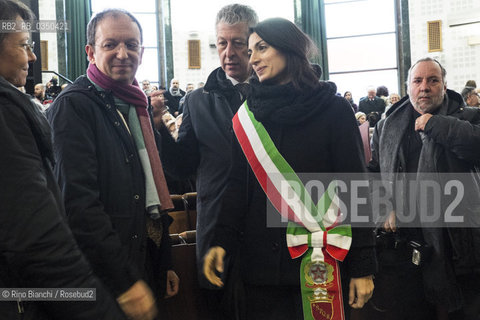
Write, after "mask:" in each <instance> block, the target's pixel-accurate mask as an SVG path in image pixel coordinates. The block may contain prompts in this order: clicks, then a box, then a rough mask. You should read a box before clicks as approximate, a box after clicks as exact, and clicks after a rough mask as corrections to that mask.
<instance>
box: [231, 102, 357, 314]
mask: <svg viewBox="0 0 480 320" xmlns="http://www.w3.org/2000/svg"><path fill="white" fill-rule="evenodd" d="M233 129H234V131H235V134H236V136H237V139H238V141H239V142H240V146H241V147H242V150H243V152H244V153H245V156H246V158H247V161H248V163H249V164H250V167H251V168H252V170H253V172H254V173H255V176H256V178H257V180H258V182H259V183H260V185H261V187H262V188H263V191H264V192H265V194H266V195H267V197H268V199H269V200H270V202H271V203H272V204H273V206H274V207H275V209H276V210H277V211H278V213H279V214H280V215H282V216H283V217H284V218H286V219H288V221H289V222H288V227H287V244H288V248H289V251H290V255H291V257H292V258H293V259H294V258H298V257H300V256H303V258H302V263H301V269H300V283H301V291H302V300H303V314H304V319H309V320H310V319H315V320H319V319H322V320H324V319H329V320H330V319H334V320H340V319H345V313H344V308H343V298H342V287H341V280H340V270H339V265H338V261H343V260H344V259H345V257H346V255H347V253H348V250H349V249H350V245H351V242H352V232H351V228H350V225H340V224H339V221H340V220H341V213H340V210H339V199H338V196H337V193H336V184H335V181H333V182H331V183H330V184H329V186H328V188H327V190H326V191H325V192H324V193H323V195H322V196H321V198H320V200H319V202H318V204H317V205H315V204H314V203H313V200H312V199H311V197H310V194H309V193H308V191H307V190H306V189H305V186H304V185H303V183H302V181H301V180H300V179H299V177H298V176H297V174H296V173H295V172H294V171H293V169H292V168H291V167H290V165H289V164H288V163H287V161H285V159H284V158H283V157H282V155H281V154H280V153H279V151H278V149H277V148H276V147H275V145H274V143H273V141H272V139H271V138H270V136H269V135H268V132H267V131H266V130H265V128H264V127H263V125H262V124H261V123H260V122H258V121H257V120H256V119H255V117H254V116H253V114H252V112H251V111H250V110H249V109H248V105H247V102H245V103H244V104H243V105H242V106H241V107H240V109H239V110H238V112H237V113H236V115H235V116H234V117H233Z"/></svg>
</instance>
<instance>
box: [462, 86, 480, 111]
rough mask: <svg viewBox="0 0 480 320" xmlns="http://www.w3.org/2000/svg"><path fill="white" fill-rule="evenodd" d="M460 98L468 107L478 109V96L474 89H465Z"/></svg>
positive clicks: (479, 99)
mask: <svg viewBox="0 0 480 320" xmlns="http://www.w3.org/2000/svg"><path fill="white" fill-rule="evenodd" d="M461 94H462V98H463V100H464V101H465V103H466V104H467V106H469V107H479V106H480V98H479V94H478V92H477V91H476V89H475V88H474V87H465V88H463V90H462V93H461Z"/></svg>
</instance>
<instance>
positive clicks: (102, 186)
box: [48, 9, 178, 319]
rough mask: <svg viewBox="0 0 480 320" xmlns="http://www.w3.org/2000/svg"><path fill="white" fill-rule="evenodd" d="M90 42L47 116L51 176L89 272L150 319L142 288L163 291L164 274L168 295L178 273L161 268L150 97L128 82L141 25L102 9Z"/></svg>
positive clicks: (162, 238)
mask: <svg viewBox="0 0 480 320" xmlns="http://www.w3.org/2000/svg"><path fill="white" fill-rule="evenodd" d="M87 41H88V42H87V43H88V44H87V45H86V51H87V55H88V59H89V62H90V65H89V68H88V70H87V76H82V77H79V78H78V79H77V80H76V81H75V82H74V83H73V84H72V85H69V86H68V87H67V89H66V90H65V91H63V92H62V93H61V94H60V95H59V96H58V97H57V99H56V100H55V102H54V104H53V105H52V106H51V108H50V109H49V113H48V118H49V121H50V123H51V125H52V128H53V132H54V148H55V157H56V161H57V165H56V167H55V173H56V174H57V177H58V180H59V183H60V186H61V188H62V191H63V193H64V197H65V204H66V210H67V215H68V217H69V222H70V226H71V228H72V230H73V233H74V235H75V236H76V238H77V241H78V242H79V245H80V247H81V249H82V250H83V251H84V253H85V255H86V256H87V258H88V259H89V261H90V263H91V264H92V266H93V268H94V270H95V271H96V272H97V273H98V274H99V275H100V276H101V278H102V280H104V282H105V283H106V284H107V285H108V287H109V289H110V291H111V292H112V293H113V294H114V295H115V296H116V297H117V300H118V302H119V303H120V306H121V307H122V309H123V310H124V311H125V313H127V315H128V316H129V317H130V318H133V319H153V318H154V317H155V314H156V307H155V300H154V298H153V295H152V292H151V290H150V288H149V287H152V289H153V291H154V292H156V294H157V295H159V298H161V297H163V296H164V292H163V291H164V290H165V289H164V288H165V283H166V281H167V280H166V279H165V276H166V277H167V279H168V285H167V295H173V294H175V293H176V292H177V290H178V278H177V277H176V275H175V273H174V272H173V271H171V270H169V271H168V272H167V271H166V270H168V269H170V261H169V258H170V257H169V256H170V242H169V237H168V226H169V222H170V220H169V219H170V217H169V216H168V215H167V214H166V213H164V212H165V210H168V209H169V208H171V201H170V196H169V194H168V190H166V186H165V181H164V177H163V171H162V168H161V164H160V161H159V158H158V150H157V149H156V146H155V142H154V138H153V133H152V127H151V124H150V120H149V118H148V114H147V98H146V96H145V94H144V93H143V92H142V91H141V89H140V87H139V86H138V83H137V82H136V80H135V73H136V70H137V67H138V65H139V63H140V61H141V56H142V53H143V47H142V33H141V26H140V24H139V22H138V21H137V20H136V19H135V17H134V16H133V15H132V14H130V13H129V12H127V11H123V10H116V9H110V10H106V11H102V12H100V13H98V14H97V15H96V16H94V17H93V18H92V20H91V21H90V22H89V24H88V26H87ZM145 122H146V123H145ZM148 137H150V138H151V139H149V138H148ZM152 142H153V148H150V149H149V146H152ZM151 151H153V152H151ZM155 163H158V164H159V166H155ZM162 179H163V180H162ZM149 181H150V183H149ZM163 187H165V188H163ZM162 190H163V192H162ZM165 193H166V195H165ZM153 226H155V228H154V227H153ZM147 227H148V228H147ZM154 229H156V230H157V231H156V232H154ZM162 271H163V272H162ZM146 282H148V284H149V285H147V284H146Z"/></svg>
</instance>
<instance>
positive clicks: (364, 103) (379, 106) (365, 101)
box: [358, 86, 385, 116]
mask: <svg viewBox="0 0 480 320" xmlns="http://www.w3.org/2000/svg"><path fill="white" fill-rule="evenodd" d="M375 94H376V92H375V88H374V87H372V86H370V87H368V88H367V96H366V97H364V98H362V99H360V103H359V105H358V111H361V112H363V113H365V114H366V115H367V116H368V115H369V114H370V113H371V112H377V113H378V115H379V116H380V115H381V114H382V113H383V112H385V101H384V100H383V99H382V98H379V97H377V96H376V95H375Z"/></svg>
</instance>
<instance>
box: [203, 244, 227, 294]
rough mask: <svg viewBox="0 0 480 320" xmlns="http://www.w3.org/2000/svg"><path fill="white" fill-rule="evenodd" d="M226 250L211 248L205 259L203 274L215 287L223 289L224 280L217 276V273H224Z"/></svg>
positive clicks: (217, 247)
mask: <svg viewBox="0 0 480 320" xmlns="http://www.w3.org/2000/svg"><path fill="white" fill-rule="evenodd" d="M224 257H225V249H223V248H222V247H219V246H216V247H212V248H210V250H208V252H207V254H206V255H205V257H204V259H203V274H204V275H205V277H206V278H207V280H208V281H210V282H211V283H212V284H213V285H215V286H217V287H223V282H222V280H221V279H220V278H219V277H218V276H217V275H216V274H215V271H218V272H223V258H224Z"/></svg>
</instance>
